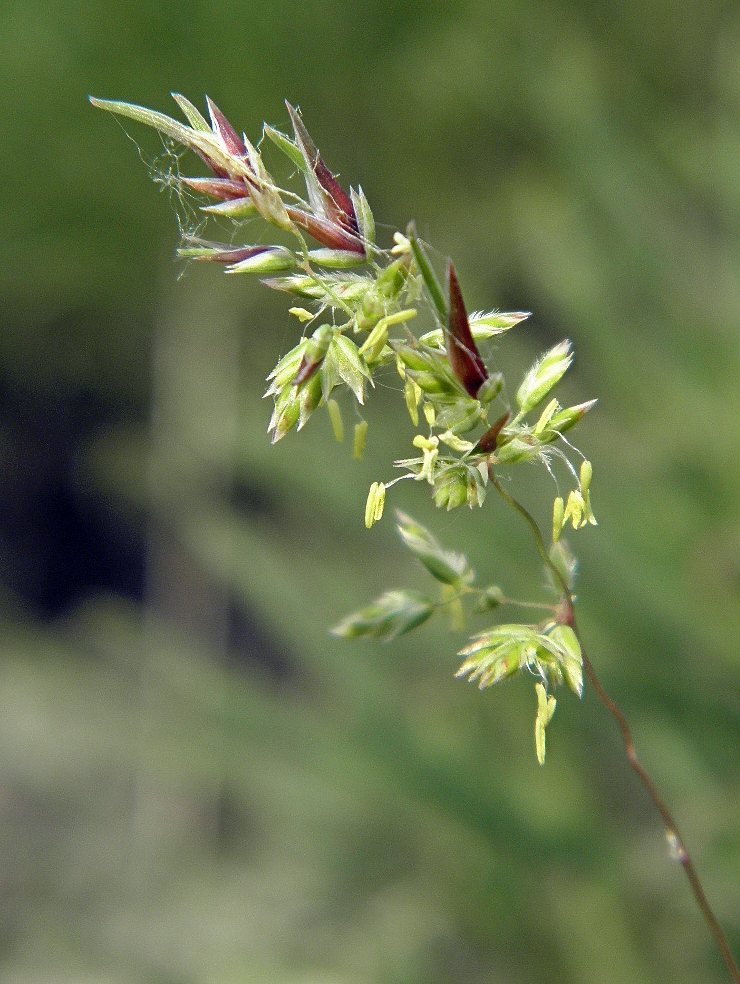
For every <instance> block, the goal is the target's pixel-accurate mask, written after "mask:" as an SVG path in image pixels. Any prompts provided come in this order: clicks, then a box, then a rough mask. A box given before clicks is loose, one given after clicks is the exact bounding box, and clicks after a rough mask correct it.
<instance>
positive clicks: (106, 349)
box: [0, 0, 740, 984]
mask: <svg viewBox="0 0 740 984" xmlns="http://www.w3.org/2000/svg"><path fill="white" fill-rule="evenodd" d="M171 90H177V91H180V92H183V93H185V94H186V95H188V96H189V97H190V98H191V99H192V100H193V101H194V102H197V103H198V104H199V105H202V96H203V94H204V93H206V92H207V93H209V94H210V95H211V96H212V97H213V98H214V99H215V100H216V102H217V103H218V104H219V106H220V107H221V108H222V109H223V110H224V112H225V113H226V114H227V116H229V118H230V119H231V120H232V121H233V122H234V124H235V125H236V126H238V127H242V128H243V129H244V130H246V132H247V133H248V134H249V135H250V136H251V137H252V138H253V139H254V138H256V137H257V136H258V134H259V131H260V127H261V123H262V121H263V120H268V121H269V122H271V123H273V124H275V125H277V126H281V127H283V128H285V127H286V126H287V123H288V120H287V113H286V110H285V108H284V105H283V99H284V98H288V99H290V100H291V101H292V102H294V103H298V104H300V106H301V108H302V110H303V113H304V118H305V120H306V123H307V125H308V127H309V129H310V131H311V133H312V135H313V136H314V138H315V140H316V142H317V144H318V145H319V147H320V148H321V149H322V152H323V154H324V157H325V159H326V160H327V162H328V163H329V165H330V166H331V167H332V169H333V170H335V171H339V172H340V173H341V177H342V180H343V181H344V182H345V183H351V184H353V185H357V184H358V183H361V184H362V186H363V189H364V190H365V192H366V194H367V195H368V198H369V200H370V202H371V204H372V206H373V209H374V212H375V216H376V219H377V220H378V222H379V223H381V222H382V223H387V226H386V227H384V231H382V232H381V237H382V236H383V235H387V236H388V237H390V234H391V232H392V230H393V229H395V228H399V227H400V228H404V227H405V224H406V222H407V221H408V220H409V219H410V218H415V219H416V220H417V223H418V227H419V230H420V232H421V234H422V235H423V236H424V237H425V238H426V239H427V240H428V241H430V242H431V243H432V244H434V246H435V247H436V248H437V250H438V251H439V253H438V257H439V258H443V257H444V256H446V255H451V256H453V257H454V259H455V263H456V266H457V269H458V273H459V275H460V279H461V282H462V284H463V286H464V290H465V296H466V300H467V302H468V305H469V307H470V308H491V307H497V308H500V309H504V310H507V309H522V308H523V309H527V310H531V311H532V312H534V314H533V317H532V319H531V320H530V321H529V322H527V323H525V324H524V325H522V326H520V327H519V328H517V329H515V330H514V331H513V332H512V333H511V335H510V337H507V338H505V340H504V341H503V342H501V343H500V345H499V347H498V349H489V350H488V355H489V356H490V357H491V358H492V359H493V360H495V361H496V362H497V363H498V364H501V365H504V366H505V367H506V368H509V369H511V370H512V371H514V372H515V373H520V372H521V371H522V370H523V368H524V367H525V366H526V365H528V364H529V361H531V359H532V358H533V357H534V356H536V355H537V354H538V353H539V352H541V351H542V350H543V349H544V348H545V347H546V346H548V345H549V344H552V343H553V342H555V341H558V340H559V339H560V338H562V337H565V336H567V337H569V338H571V339H572V340H573V342H574V345H575V349H576V364H575V366H574V369H573V370H572V372H571V373H570V374H569V376H570V378H569V381H568V383H567V386H565V387H564V395H565V396H566V397H567V398H569V399H570V401H571V402H580V401H582V400H585V399H588V398H591V397H593V396H598V397H599V399H600V403H599V406H598V409H597V410H596V411H594V413H592V414H591V415H590V417H589V418H588V419H587V420H586V422H585V423H584V425H582V427H581V429H580V433H579V434H578V443H579V445H580V447H581V448H582V449H583V450H584V452H585V453H586V454H587V455H588V456H589V457H590V458H591V459H592V461H593V463H594V473H595V478H594V492H593V498H594V504H595V508H596V511H597V515H598V518H599V521H600V525H599V527H598V528H597V529H590V528H589V529H587V530H585V531H583V532H582V533H581V534H579V535H578V537H577V538H576V543H575V546H576V548H577V550H578V552H579V555H580V557H581V577H580V583H579V601H580V610H581V621H582V628H583V630H584V633H585V636H586V638H587V639H588V640H589V648H590V652H591V656H592V659H593V661H594V663H595V664H596V666H597V668H598V670H599V671H600V672H601V674H602V676H603V679H604V682H605V683H606V685H607V687H608V688H609V689H610V691H611V692H612V693H613V695H614V696H615V697H616V698H617V699H618V700H619V701H620V702H621V704H622V705H623V707H624V709H625V711H626V713H627V714H628V717H629V718H630V721H631V723H632V724H633V727H634V731H635V736H636V741H637V746H638V750H639V751H640V753H641V755H642V758H643V760H644V762H645V764H646V765H647V766H648V768H649V769H650V770H651V771H652V773H653V774H654V777H655V779H656V780H657V782H658V783H659V785H660V786H661V788H662V790H663V791H664V793H665V795H666V797H667V799H668V801H669V802H670V803H671V805H672V807H673V809H674V810H675V814H676V817H677V819H678V822H679V826H680V828H681V829H682V832H683V833H684V836H685V838H686V840H687V841H688V843H689V845H690V846H691V847H692V848H693V852H694V856H695V861H696V864H697V866H698V868H699V871H700V873H701V874H702V876H703V878H704V880H705V886H706V889H707V893H708V895H709V897H710V899H711V900H712V902H713V904H714V906H715V907H716V912H717V915H718V917H719V918H720V920H721V922H722V923H723V924H724V926H725V928H726V931H727V933H728V936H729V937H730V939H731V941H732V942H733V945H734V948H735V952H736V953H737V952H738V950H740V683H739V678H740V655H739V652H740V649H739V647H738V639H739V638H740V509H739V507H738V488H740V453H739V452H740V412H739V410H738V406H739V404H740V382H739V380H740V7H738V5H737V4H736V3H734V2H729V0H703V2H702V3H698V2H696V0H619V2H613V0H581V2H578V0H509V2H507V3H505V4H504V3H492V2H490V0H457V2H455V3H450V2H449V0H444V2H436V0H434V2H429V3H425V4H400V3H397V2H395V0H393V2H391V0H363V2H359V0H304V2H302V3H296V2H287V0H276V2H269V0H268V2H260V3H257V2H255V0H240V2H235V0H234V2H232V0H211V2H198V0H183V2H180V3H177V4H175V3H151V2H143V0H125V2H123V0H108V2H106V3H102V2H100V0H79V2H72V0H58V2H55V3H52V2H51V0H6V2H5V3H3V5H2V7H0V104H1V108H2V119H3V135H2V151H3V152H2V155H1V156H0V200H1V202H2V211H1V214H2V222H3V233H2V236H0V461H1V467H0V504H1V508H0V605H1V606H2V622H1V624H0V705H1V706H0V979H2V981H4V982H12V984H36V982H39V981H45V982H47V981H48V982H54V984H56V982H59V984H63V982H70V984H72V982H74V984H78V982H83V984H86V982H91V984H92V982H96V984H97V982H105V984H128V982H152V984H200V982H208V984H236V982H249V984H253V982H254V984H261V982H270V984H272V982H279V984H282V982H285V984H309V982H310V984H314V982H315V984H318V982H321V984H345V982H346V984H350V982H351V984H381V982H382V984H417V982H418V984H422V982H424V984H435V982H447V981H451V980H454V981H456V982H457V984H468V982H470V984H474V982H484V981H486V982H489V981H497V982H507V984H530V982H532V984H533V982H541V981H545V980H556V981H560V982H565V984H569V982H586V981H588V982H590V984H594V982H604V984H606V982H616V981H629V982H630V984H642V982H645V984H647V982H650V984H657V982H668V981H671V982H672V984H681V982H689V981H690V982H692V984H709V982H721V981H724V980H727V975H726V972H725V971H724V968H723V966H722V964H721V962H720V959H719V957H718V956H717V954H716V952H715V950H714V948H713V945H712V942H711V940H710V938H709V935H708V932H707V930H706V928H705V926H704V925H703V923H702V922H701V920H700V917H699V915H698V912H697V910H696V908H695V906H694V904H693V901H692V897H691V895H690V892H689V889H688V887H687V885H686V883H685V880H684V878H683V875H682V872H681V870H680V868H679V867H678V866H677V865H676V864H675V863H672V862H671V861H670V859H669V857H668V853H667V849H666V845H665V842H664V839H663V833H662V829H661V824H660V822H659V818H658V817H657V815H656V813H655V811H654V809H653V808H652V807H651V804H650V803H649V802H648V800H647V796H646V794H645V793H644V791H643V790H642V789H641V788H640V787H639V785H638V784H637V781H636V779H635V778H634V776H633V775H632V773H631V772H629V770H628V768H627V766H626V765H625V762H624V757H623V753H622V750H621V746H620V741H619V737H618V734H617V732H616V729H615V727H614V725H613V722H612V721H611V719H609V718H608V717H607V715H606V713H605V712H604V710H603V709H602V708H601V707H600V706H599V705H598V703H597V702H596V701H595V699H594V697H593V694H592V693H590V692H589V690H588V689H587V691H586V694H585V697H584V699H583V701H582V702H581V703H579V702H578V701H576V700H575V699H574V698H573V697H572V696H570V695H568V694H565V693H564V694H562V695H561V700H560V702H559V708H558V713H557V715H556V717H555V720H554V722H553V724H552V725H551V727H550V729H549V732H548V761H547V765H546V766H545V768H544V769H540V767H539V766H538V765H537V763H536V760H535V755H534V747H533V739H532V722H533V714H534V696H533V691H532V687H531V683H530V682H528V681H526V680H523V679H522V680H517V681H513V682H510V683H508V684H507V685H505V686H503V687H502V688H501V689H500V690H498V689H497V690H493V691H487V692H486V693H485V694H482V695H481V694H480V693H478V691H477V690H476V689H475V688H474V687H469V686H467V685H466V684H463V683H460V682H456V681H455V680H454V679H453V678H452V673H453V670H454V669H455V668H456V665H457V663H456V660H455V652H456V649H457V648H458V647H459V645H460V644H462V642H463V640H464V638H465V637H464V636H462V635H457V636H456V635H450V634H449V633H448V631H447V628H446V627H445V626H444V625H442V624H440V625H439V626H436V627H435V626H434V625H430V626H429V627H427V628H425V629H424V630H422V631H420V632H419V633H418V634H416V635H412V636H409V637H406V638H405V639H403V640H401V641H399V642H397V643H395V644H393V645H390V646H385V647H378V646H373V645H364V644H358V645H354V646H351V645H349V644H346V643H341V642H339V641H337V640H335V639H332V638H331V637H329V635H328V634H327V627H328V626H329V625H331V624H332V623H334V622H336V621H337V620H338V619H339V618H340V617H341V616H342V615H344V614H345V613H346V612H347V611H348V610H350V609H351V608H353V607H356V606H357V605H358V604H360V603H361V602H364V601H366V600H369V599H370V598H371V597H373V596H374V595H375V594H376V593H377V592H378V591H379V590H380V589H381V588H384V587H386V586H391V585H392V586H399V587H400V586H412V587H421V586H423V584H424V578H423V572H421V571H419V570H417V568H416V567H415V566H414V563H413V561H412V560H410V559H409V558H408V557H407V556H406V555H404V554H403V552H402V551H401V548H400V546H399V544H398V542H397V540H396V537H395V535H394V533H393V529H392V523H391V522H390V520H389V519H387V520H386V521H385V522H384V523H383V524H381V525H380V526H379V527H376V528H374V530H373V531H372V532H370V533H368V532H367V531H366V530H365V529H364V527H363V525H362V515H363V509H364V500H365V495H366V492H367V488H368V485H369V483H370V482H371V481H372V480H374V479H378V478H384V477H385V478H388V477H390V474H391V473H389V470H388V469H389V462H390V461H391V460H392V459H393V458H394V457H398V456H399V455H403V454H406V453H407V436H408V435H407V433H406V432H405V431H404V430H403V426H400V425H398V424H397V420H398V419H399V417H398V414H399V401H398V394H397V393H396V392H393V391H392V389H390V388H389V389H388V390H385V391H384V390H378V391H377V392H376V393H374V394H373V399H372V401H371V403H370V406H369V409H368V420H369V422H370V432H369V447H368V453H367V456H366V458H365V460H364V461H363V462H362V463H360V464H358V463H356V462H353V461H352V458H351V449H350V448H348V447H347V445H346V444H345V445H336V444H335V443H334V441H333V438H332V436H331V432H330V428H329V425H328V421H327V419H326V417H325V415H324V414H317V415H316V417H315V418H314V419H313V420H312V421H311V423H310V425H309V426H308V428H307V429H306V431H305V432H303V433H302V434H300V435H298V436H296V435H290V436H289V437H288V438H286V439H285V440H284V441H282V442H281V443H280V444H279V445H277V446H276V447H274V448H271V447H270V446H269V444H268V441H267V437H266V433H265V432H266V427H267V421H268V419H269V407H268V405H267V403H266V402H262V400H261V399H260V397H261V393H262V389H263V380H264V377H265V375H266V374H267V372H268V371H269V369H270V368H271V367H272V365H273V363H274V361H275V360H276V358H277V357H278V355H280V354H282V353H284V352H285V351H287V349H288V348H289V347H290V346H291V345H292V344H294V342H295V337H296V325H295V322H294V321H293V319H290V318H289V316H288V315H287V313H286V310H285V309H286V306H287V305H286V303H285V298H283V297H280V296H277V295H275V296H273V295H271V294H269V292H267V291H265V290H263V289H261V288H260V287H259V285H258V284H257V283H256V282H255V281H253V280H250V279H248V278H246V277H244V278H239V277H234V278H228V277H223V276H222V275H221V273H220V271H219V270H217V269H216V268H214V267H209V266H207V265H204V267H197V268H195V267H188V268H184V267H183V266H182V265H180V264H178V263H177V262H176V261H175V260H174V251H175V248H176V246H177V242H178V231H177V223H176V219H175V212H174V209H173V208H172V207H171V202H170V201H169V198H168V195H167V194H166V193H164V194H162V193H161V188H158V186H156V185H154V184H152V182H151V181H150V174H149V173H148V172H149V170H150V169H151V167H152V165H154V164H155V162H156V161H157V160H160V159H161V158H162V155H163V154H164V148H163V146H162V144H161V143H160V142H159V141H158V139H157V137H156V136H155V135H153V134H151V133H148V132H146V131H145V130H144V128H141V127H136V125H134V124H130V125H127V126H126V128H125V131H124V129H123V128H122V127H121V126H119V125H118V123H117V122H116V121H115V120H114V119H113V118H112V117H111V116H109V115H107V114H104V113H100V112H96V111H94V110H93V109H92V108H91V107H90V106H89V104H88V103H87V101H86V97H87V95H88V93H93V94H96V95H98V96H101V97H108V98H119V99H126V100H130V101H134V102H139V103H142V104H144V105H148V106H152V107H154V108H157V109H160V110H164V111H166V112H172V111H175V109H176V107H175V106H174V103H172V102H171V101H170V99H169V95H168V94H169V92H170V91H171ZM127 134H128V135H130V136H131V138H132V140H131V141H130V140H128V139H127V138H126V135H127ZM134 141H135V142H134ZM292 321H293V323H291V322H292ZM536 474H537V473H536V472H534V471H532V472H531V473H529V474H528V475H527V476H526V477H527V478H529V479H534V483H535V484H534V489H535V491H531V490H530V491H529V492H528V493H527V494H528V495H529V499H528V502H530V504H531V505H532V508H534V509H538V510H541V512H540V515H541V516H543V517H545V516H546V515H547V509H548V505H547V504H548V503H549V502H550V501H551V498H552V487H551V485H549V483H548V482H547V479H546V477H540V478H536V477H535V476H536ZM538 483H539V486H541V499H538V498H537V495H538V493H537V491H536V489H537V487H538ZM410 484H411V483H403V484H402V486H401V487H398V488H397V489H396V490H394V495H393V500H394V504H396V505H399V506H402V507H404V508H406V509H409V510H410V511H412V512H413V514H414V515H416V516H417V517H418V518H420V519H421V520H422V521H425V522H430V523H433V524H434V529H435V532H436V533H437V534H438V536H439V537H440V538H441V539H442V540H443V541H444V542H445V543H447V544H448V545H449V546H451V547H456V548H458V549H466V550H468V551H469V553H470V555H471V557H472V558H473V562H474V564H475V567H476V569H477V570H478V572H479V575H480V577H481V579H483V580H485V581H488V580H497V581H499V582H500V583H501V584H502V585H503V586H504V587H505V589H506V590H507V591H510V592H512V593H514V592H520V593H527V592H533V591H534V590H535V589H537V587H538V584H539V576H540V572H539V566H538V563H537V559H536V557H535V556H534V554H533V550H532V546H531V544H530V543H529V542H528V540H527V537H526V531H525V530H524V529H523V528H520V526H519V525H518V524H517V520H516V517H511V516H509V515H507V513H506V511H505V509H504V508H503V507H502V505H501V504H500V503H497V502H494V501H493V500H492V499H490V498H489V501H488V502H487V503H486V506H485V509H484V510H483V511H482V512H477V511H476V512H475V513H469V512H468V511H467V510H459V511H457V512H455V513H452V514H450V515H439V516H437V515H433V512H432V510H430V508H429V503H428V502H427V501H426V496H425V495H424V494H423V492H421V491H420V490H419V488H418V487H416V486H414V488H408V485H410ZM517 487H520V486H517Z"/></svg>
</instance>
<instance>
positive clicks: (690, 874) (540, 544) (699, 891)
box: [489, 470, 740, 984]
mask: <svg viewBox="0 0 740 984" xmlns="http://www.w3.org/2000/svg"><path fill="white" fill-rule="evenodd" d="M489 474H490V477H491V481H492V483H493V485H494V487H495V489H496V491H497V492H498V493H499V495H500V496H501V497H502V498H503V499H505V501H506V502H508V503H509V505H510V506H512V507H513V508H514V509H515V510H516V511H517V512H518V513H519V515H520V516H522V518H523V519H524V520H525V522H526V523H527V525H528V526H529V528H530V530H531V531H532V535H533V537H534V540H535V543H536V545H537V550H538V552H539V554H540V556H541V557H542V559H543V561H544V562H545V565H546V566H547V568H548V570H549V571H550V572H551V573H552V576H553V577H554V578H555V582H556V583H557V585H558V586H559V587H560V590H561V591H562V595H563V610H562V613H561V619H562V621H563V622H565V623H567V624H568V625H570V626H571V628H572V629H573V631H574V632H575V634H576V637H577V638H578V642H579V643H580V646H581V656H582V657H583V668H584V670H585V671H586V676H587V677H588V679H589V680H590V682H591V686H592V687H593V689H594V692H595V694H596V696H597V697H598V698H599V700H600V701H601V703H602V704H603V705H604V707H605V708H606V709H607V711H609V713H610V714H611V715H612V717H613V718H614V720H615V721H616V722H617V725H618V726H619V730H620V731H621V733H622V739H623V741H624V747H625V752H626V755H627V760H628V762H629V764H630V765H631V766H632V769H633V770H634V771H635V772H636V773H637V775H638V777H639V779H640V782H641V783H642V784H643V786H644V787H645V789H646V790H647V792H648V794H649V796H650V798H651V799H652V801H653V803H654V804H655V806H656V808H657V810H658V812H659V813H660V815H661V817H662V818H663V823H664V824H665V833H666V840H667V841H668V844H669V846H670V849H671V854H672V855H673V857H675V858H676V860H678V861H679V862H680V863H681V866H682V867H683V870H684V872H685V874H686V877H687V878H688V880H689V884H690V885H691V890H692V891H693V893H694V898H695V899H696V903H697V905H698V906H699V909H700V911H701V914H702V915H703V917H704V920H705V922H706V923H707V925H708V926H709V929H710V932H711V933H712V936H713V937H714V940H715V942H716V944H717V946H718V948H719V951H720V953H721V954H722V958H723V959H724V962H725V965H726V967H727V969H728V970H729V972H730V976H731V978H732V979H733V981H735V982H737V984H740V968H738V965H737V963H736V962H735V958H734V957H733V955H732V951H731V950H730V945H729V943H728V942H727V937H726V936H725V934H724V932H723V930H722V927H721V926H720V924H719V922H718V921H717V918H716V916H715V915H714V912H713V910H712V907H711V906H710V904H709V901H708V899H707V897H706V895H705V893H704V888H703V886H702V883H701V881H700V879H699V875H698V873H697V871H696V868H695V867H694V863H693V861H692V860H691V856H690V855H689V851H688V848H687V847H686V844H685V843H684V840H683V838H682V837H681V835H680V833H679V831H678V827H677V825H676V821H675V820H674V819H673V815H672V814H671V812H670V810H669V809H668V806H667V805H666V803H665V800H664V799H663V797H662V796H661V795H660V793H659V792H658V790H657V788H656V786H655V784H654V783H653V781H652V779H651V778H650V776H649V775H648V773H647V772H646V771H645V769H644V767H643V766H642V764H641V763H640V761H639V759H638V758H637V753H636V751H635V745H634V742H633V740H632V732H631V731H630V727H629V725H628V724H627V719H626V718H625V716H624V714H623V713H622V711H621V710H620V708H619V706H618V705H617V704H616V703H615V702H614V701H613V700H612V698H611V697H610V696H609V694H608V693H607V692H606V690H605V689H604V687H603V685H602V683H601V681H600V680H599V678H598V676H597V675H596V671H595V670H594V667H593V664H592V662H591V660H590V659H589V658H588V656H587V655H586V650H585V648H584V645H583V639H582V637H581V633H580V631H579V629H578V626H577V624H576V619H575V612H574V609H573V595H572V594H571V592H570V588H569V587H568V584H567V582H566V580H565V578H564V577H563V574H562V572H561V571H560V570H559V568H558V567H557V565H556V564H555V563H553V561H552V559H551V557H550V555H549V554H548V552H547V549H546V547H545V541H544V537H543V536H542V532H541V530H540V528H539V526H538V525H537V522H536V520H535V519H534V518H533V516H532V515H531V513H530V512H529V511H528V510H527V509H525V507H524V506H523V505H522V504H521V503H520V502H518V501H517V500H516V499H515V498H514V497H513V496H512V495H511V494H510V493H509V492H507V491H506V489H505V488H504V487H503V486H502V485H501V483H500V481H499V480H498V478H497V477H496V475H495V474H494V472H493V470H491V471H490V473H489Z"/></svg>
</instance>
